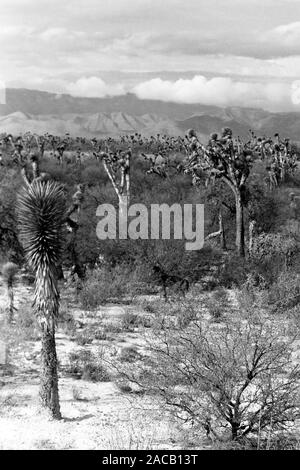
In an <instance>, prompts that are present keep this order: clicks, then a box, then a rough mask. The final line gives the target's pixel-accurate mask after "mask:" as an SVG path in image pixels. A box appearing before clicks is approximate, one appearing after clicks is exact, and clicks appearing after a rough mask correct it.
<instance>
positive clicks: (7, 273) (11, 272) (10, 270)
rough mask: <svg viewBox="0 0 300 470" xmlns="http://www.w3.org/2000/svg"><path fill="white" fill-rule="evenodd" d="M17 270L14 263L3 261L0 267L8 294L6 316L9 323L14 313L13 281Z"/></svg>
mask: <svg viewBox="0 0 300 470" xmlns="http://www.w3.org/2000/svg"><path fill="white" fill-rule="evenodd" d="M17 272H18V266H17V265H16V264H15V263H11V262H8V263H5V264H4V265H3V267H2V275H3V279H4V280H5V282H6V287H7V295H8V318H7V322H8V323H11V322H12V320H13V315H14V310H15V307H14V282H15V278H16V274H17Z"/></svg>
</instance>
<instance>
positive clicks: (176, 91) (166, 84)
mask: <svg viewBox="0 0 300 470" xmlns="http://www.w3.org/2000/svg"><path fill="white" fill-rule="evenodd" d="M133 92H134V93H135V94H136V95H137V96H138V98H141V99H157V100H162V101H174V102H177V103H190V104H191V103H201V104H206V105H216V106H230V105H234V106H254V107H263V108H268V109H271V108H276V107H280V106H282V105H286V104H294V105H298V104H299V103H298V101H297V97H299V96H300V81H299V82H294V83H292V84H290V83H281V82H267V83H261V82H247V81H235V80H233V79H231V78H229V77H214V78H210V79H208V78H206V77H204V76H202V75H196V76H195V77H194V78H192V79H190V80H189V79H179V80H176V81H169V80H162V79H161V78H155V79H152V80H148V81H146V82H143V83H140V84H139V85H137V86H135V87H134V89H133Z"/></svg>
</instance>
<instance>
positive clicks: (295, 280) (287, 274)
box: [267, 270, 300, 312]
mask: <svg viewBox="0 0 300 470" xmlns="http://www.w3.org/2000/svg"><path fill="white" fill-rule="evenodd" d="M267 301H268V303H269V304H270V305H271V307H272V309H273V310H274V311H277V312H285V311H286V310H289V309H292V308H294V307H296V306H297V305H299V304H300V275H299V274H298V273H296V272H294V271H292V270H288V271H284V272H282V273H281V274H280V275H279V277H278V278H277V280H276V281H275V282H274V283H273V284H272V285H271V287H270V289H269V292H268V297H267Z"/></svg>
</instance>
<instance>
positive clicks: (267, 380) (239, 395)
mask: <svg viewBox="0 0 300 470" xmlns="http://www.w3.org/2000/svg"><path fill="white" fill-rule="evenodd" d="M288 334H289V332H288V328H287V326H286V325H284V324H280V325H279V324H274V322H272V320H268V319H266V318H262V317H261V316H260V314H259V312H258V311H256V312H252V315H251V316H247V315H244V314H243V313H242V312H240V315H239V316H238V317H237V316H236V315H232V316H230V319H227V321H226V322H223V323H217V324H216V323H214V322H207V321H205V320H204V319H201V318H200V319H196V320H193V321H192V322H191V323H190V324H189V325H188V327H186V328H184V329H182V328H181V327H180V326H177V327H176V325H173V326H172V325H171V324H169V325H168V327H167V328H165V329H164V330H160V329H157V330H156V331H155V332H154V333H151V334H149V336H147V339H148V344H149V352H150V354H149V355H148V356H146V358H144V359H143V361H139V362H138V363H137V364H136V366H135V367H133V364H132V363H131V364H130V367H128V368H127V369H126V368H125V365H124V364H123V375H124V377H126V378H127V380H130V381H131V382H134V383H136V384H138V385H139V386H140V387H141V388H142V389H143V390H144V391H146V393H149V394H151V395H152V394H156V395H157V396H158V397H160V398H161V399H162V400H163V401H164V403H165V404H166V406H167V408H168V409H170V410H171V411H172V412H173V413H174V414H175V416H176V417H177V418H179V419H183V420H185V422H190V424H191V425H192V424H193V426H194V427H196V428H197V427H198V429H199V430H200V429H202V430H205V432H206V433H207V435H208V436H212V437H214V438H215V439H217V440H220V441H222V440H224V439H225V440H226V439H229V440H233V441H237V442H239V443H244V442H245V439H250V438H253V437H255V436H256V438H257V436H258V435H260V436H261V439H263V438H265V437H266V436H268V435H269V434H270V432H271V433H272V434H273V433H276V432H277V431H282V430H283V431H284V430H286V429H288V428H289V427H290V426H292V425H294V424H295V422H296V420H297V419H298V418H299V416H300V414H299V404H298V393H299V373H300V367H299V365H297V364H296V365H294V364H293V361H292V354H293V351H292V344H293V339H294V338H291V337H288V336H287V335H288ZM243 445H244V444H243Z"/></svg>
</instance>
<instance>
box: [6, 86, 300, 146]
mask: <svg viewBox="0 0 300 470" xmlns="http://www.w3.org/2000/svg"><path fill="white" fill-rule="evenodd" d="M224 126H228V127H231V128H232V129H233V131H234V133H235V134H236V135H240V136H241V137H247V136H248V135H249V129H253V130H254V131H256V132H257V133H258V134H266V135H270V136H273V135H274V134H275V133H276V132H280V133H281V135H282V136H285V137H290V138H291V139H292V140H296V141H299V140H300V113H270V112H268V111H264V110H262V109H256V108H242V107H228V108H221V107H217V106H206V105H200V104H179V103H171V102H164V101H158V100H140V99H139V98H137V97H136V96H135V95H134V94H130V93H128V94H126V95H123V96H117V97H107V98H80V97H73V96H70V95H65V94H63V95H58V94H55V93H47V92H42V91H36V90H26V89H13V88H9V89H7V91H6V104H5V105H4V104H0V132H10V133H13V134H16V133H21V132H25V131H28V130H30V131H32V132H37V133H44V132H49V133H54V134H65V133H66V132H69V133H70V134H71V135H84V136H106V135H119V134H124V133H131V132H140V133H142V134H144V135H152V134H156V133H167V134H171V135H182V134H184V133H185V132H186V130H187V129H189V128H194V129H196V131H197V132H198V133H199V134H200V135H201V137H202V138H206V137H207V136H208V135H209V134H210V133H211V132H214V131H217V132H219V131H220V130H221V129H222V127H224Z"/></svg>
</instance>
